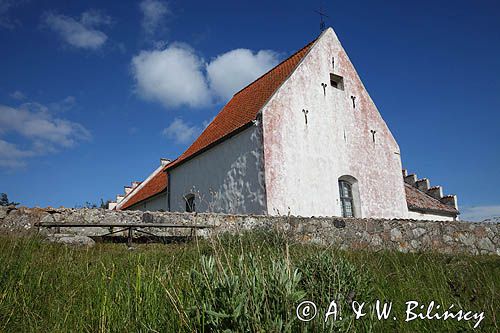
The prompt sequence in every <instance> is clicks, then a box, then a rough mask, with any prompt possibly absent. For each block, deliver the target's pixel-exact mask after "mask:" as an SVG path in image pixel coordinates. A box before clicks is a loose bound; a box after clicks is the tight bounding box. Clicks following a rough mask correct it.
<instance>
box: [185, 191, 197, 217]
mask: <svg viewBox="0 0 500 333" xmlns="http://www.w3.org/2000/svg"><path fill="white" fill-rule="evenodd" d="M194 199H195V197H194V194H187V195H185V196H184V201H186V212H188V213H193V212H196V204H195V201H194Z"/></svg>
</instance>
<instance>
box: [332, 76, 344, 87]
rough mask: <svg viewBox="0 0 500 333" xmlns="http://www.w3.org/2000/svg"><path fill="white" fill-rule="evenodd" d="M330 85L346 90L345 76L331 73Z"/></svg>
mask: <svg viewBox="0 0 500 333" xmlns="http://www.w3.org/2000/svg"><path fill="white" fill-rule="evenodd" d="M330 85H331V86H332V87H334V88H337V89H340V90H344V78H343V77H342V76H340V75H336V74H330Z"/></svg>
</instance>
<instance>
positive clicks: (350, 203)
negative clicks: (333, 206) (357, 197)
mask: <svg viewBox="0 0 500 333" xmlns="http://www.w3.org/2000/svg"><path fill="white" fill-rule="evenodd" d="M339 189H340V205H341V208H342V216H343V217H354V199H353V197H352V185H351V184H350V183H348V182H347V181H345V180H340V181H339Z"/></svg>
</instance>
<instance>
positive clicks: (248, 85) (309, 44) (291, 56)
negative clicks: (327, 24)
mask: <svg viewBox="0 0 500 333" xmlns="http://www.w3.org/2000/svg"><path fill="white" fill-rule="evenodd" d="M318 38H319V37H317V38H315V39H314V40H312V41H310V42H309V43H307V44H306V45H305V46H304V47H303V48H301V49H300V50H298V51H296V52H294V53H293V54H292V55H290V56H289V57H287V58H286V59H284V60H283V61H281V62H279V63H278V64H277V65H276V66H274V67H273V68H271V69H270V70H268V71H267V72H265V73H264V74H262V75H261V76H259V77H258V78H256V79H255V80H253V81H252V82H250V83H249V84H247V85H246V86H245V87H243V88H241V89H240V90H238V91H237V92H235V93H234V95H233V97H234V96H236V95H238V94H239V93H240V92H242V91H243V90H245V89H247V88H248V87H250V86H251V85H252V84H254V83H255V82H257V81H259V80H261V79H262V78H264V77H265V76H267V75H269V74H270V73H271V72H272V71H273V70H275V69H276V68H277V67H278V66H280V65H281V64H283V63H284V62H286V61H288V60H289V59H290V58H293V57H294V56H296V55H297V54H299V53H300V52H302V51H303V50H304V49H306V48H308V47H309V46H311V44H313V43H314V42H315V41H317V40H318Z"/></svg>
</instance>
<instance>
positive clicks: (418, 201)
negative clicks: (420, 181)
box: [405, 183, 459, 216]
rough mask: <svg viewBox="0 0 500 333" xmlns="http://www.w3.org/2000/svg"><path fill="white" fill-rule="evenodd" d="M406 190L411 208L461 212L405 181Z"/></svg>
mask: <svg viewBox="0 0 500 333" xmlns="http://www.w3.org/2000/svg"><path fill="white" fill-rule="evenodd" d="M405 192H406V202H407V204H408V209H409V210H413V211H422V212H429V213H436V214H439V213H442V214H446V215H455V216H456V215H458V214H459V212H458V210H456V209H455V207H452V206H448V205H445V204H444V203H442V202H441V201H439V200H437V199H435V198H433V197H431V196H430V195H428V194H426V193H424V192H422V191H420V190H419V189H417V188H416V187H414V186H411V185H410V184H406V183H405Z"/></svg>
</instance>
